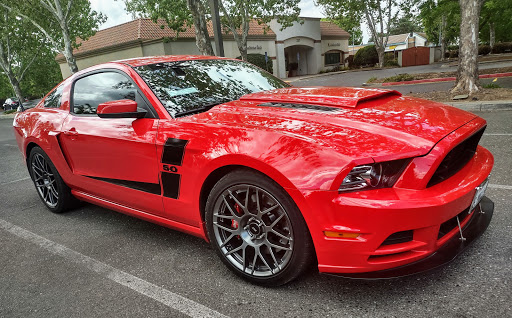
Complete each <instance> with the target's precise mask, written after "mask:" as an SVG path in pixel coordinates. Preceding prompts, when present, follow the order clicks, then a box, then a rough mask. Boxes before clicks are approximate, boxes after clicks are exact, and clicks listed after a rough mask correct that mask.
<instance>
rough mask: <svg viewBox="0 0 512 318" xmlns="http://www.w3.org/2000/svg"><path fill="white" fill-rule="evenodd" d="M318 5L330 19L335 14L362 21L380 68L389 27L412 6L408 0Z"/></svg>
mask: <svg viewBox="0 0 512 318" xmlns="http://www.w3.org/2000/svg"><path fill="white" fill-rule="evenodd" d="M318 3H319V4H320V5H322V6H323V7H324V9H325V12H326V13H327V15H328V16H329V18H331V19H334V18H335V17H336V15H337V13H336V12H347V14H349V15H350V16H353V17H357V18H359V19H361V18H362V19H364V21H365V22H366V24H367V25H368V28H369V30H370V34H371V36H372V38H373V39H374V43H375V48H376V49H377V53H378V54H379V66H380V67H382V66H383V65H384V52H385V50H386V45H387V43H388V38H389V30H390V26H391V25H392V23H393V22H394V21H396V18H397V17H398V16H399V15H400V13H401V12H402V11H403V10H404V9H405V8H407V7H408V8H411V6H412V2H411V1H409V0H395V1H393V0H318ZM334 14H336V15H334Z"/></svg>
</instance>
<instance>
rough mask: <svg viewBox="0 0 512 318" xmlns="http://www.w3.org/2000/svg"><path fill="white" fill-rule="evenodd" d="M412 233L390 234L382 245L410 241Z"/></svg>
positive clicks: (410, 231)
mask: <svg viewBox="0 0 512 318" xmlns="http://www.w3.org/2000/svg"><path fill="white" fill-rule="evenodd" d="M412 236H413V231H412V230H409V231H402V232H396V233H393V234H391V235H390V236H389V237H388V238H387V239H386V240H385V241H384V243H382V244H381V246H382V245H392V244H399V243H406V242H410V241H412Z"/></svg>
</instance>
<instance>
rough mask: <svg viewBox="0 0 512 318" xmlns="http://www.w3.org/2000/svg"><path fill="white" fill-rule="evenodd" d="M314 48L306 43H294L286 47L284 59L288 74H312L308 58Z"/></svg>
mask: <svg viewBox="0 0 512 318" xmlns="http://www.w3.org/2000/svg"><path fill="white" fill-rule="evenodd" d="M312 52H313V48H312V47H309V46H306V45H292V46H289V47H287V48H285V49H284V59H285V63H286V70H287V71H288V76H289V77H292V76H300V75H307V74H310V73H309V70H308V66H309V65H308V60H309V59H310V58H309V57H310V56H311V55H312Z"/></svg>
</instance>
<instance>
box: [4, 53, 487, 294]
mask: <svg viewBox="0 0 512 318" xmlns="http://www.w3.org/2000/svg"><path fill="white" fill-rule="evenodd" d="M485 126H486V122H485V121H484V120H483V119H482V118H480V117H478V116H476V115H473V114H471V113H468V112H465V111H461V110H458V109H455V108H452V107H448V106H445V105H442V104H438V103H434V102H431V101H425V100H420V99H415V98H410V97H403V96H401V95H400V93H398V92H396V91H389V90H380V89H359V88H338V87H312V88H295V87H291V86H290V85H288V84H287V83H285V82H283V81H281V80H279V79H277V78H275V77H273V76H272V75H270V74H268V73H266V72H264V71H262V70H261V69H259V68H257V67H254V66H252V65H250V64H248V63H245V62H241V61H237V60H232V59H219V58H215V57H204V56H181V57H178V56H164V57H152V58H141V59H132V60H125V61H118V62H112V63H106V64H102V65H98V66H94V67H91V68H88V69H86V70H83V71H81V72H79V73H77V74H74V75H73V76H71V77H70V78H68V79H66V80H64V81H63V82H62V83H61V84H60V85H58V86H57V87H56V88H55V89H54V90H53V91H51V92H50V93H49V94H48V95H47V96H46V97H45V98H44V99H43V100H42V101H41V103H40V104H39V105H38V106H36V107H35V108H33V109H30V110H27V111H25V112H22V113H19V114H18V115H17V116H16V118H15V120H14V131H15V135H16V138H17V142H18V145H19V148H20V150H21V152H22V153H23V156H24V158H25V160H26V163H27V167H28V170H29V171H30V175H31V177H32V179H33V181H34V184H35V187H36V189H37V192H38V194H39V196H40V197H41V199H42V201H43V202H44V204H45V205H46V207H47V208H48V209H50V210H51V211H53V212H56V213H60V212H63V211H65V210H67V209H69V208H70V207H72V206H73V204H74V203H75V201H77V199H78V200H81V201H87V202H91V203H94V204H98V205H101V206H104V207H107V208H110V209H113V210H117V211H120V212H123V213H126V214H129V215H133V216H136V217H139V218H142V219H145V220H148V221H151V222H155V223H158V224H161V225H164V226H168V227H171V228H174V229H177V230H180V231H184V232H187V233H190V234H192V235H196V236H199V237H202V238H204V239H205V240H208V241H209V242H211V244H212V245H213V246H214V249H215V250H216V251H217V252H218V254H219V255H220V258H221V259H222V261H223V262H224V263H225V264H226V265H227V266H228V267H229V268H230V269H231V270H232V271H234V272H235V273H236V274H238V275H239V276H241V277H243V278H245V279H248V280H250V281H252V282H255V283H259V284H263V285H280V284H284V283H286V282H289V281H291V280H292V279H294V278H296V277H297V276H299V275H300V274H301V273H302V272H303V271H304V270H305V269H306V268H307V267H308V266H309V265H310V264H311V263H312V262H314V261H317V263H318V268H319V270H320V272H324V273H334V274H339V275H343V276H350V277H373V278H379V277H393V276H400V275H407V274H411V273H416V272H419V271H423V270H425V269H429V268H432V267H436V266H438V265H440V264H443V263H446V262H447V261H449V260H451V259H453V258H454V257H455V256H456V255H457V254H458V253H459V252H460V251H461V250H462V249H463V248H464V247H465V246H467V244H468V243H469V242H471V241H472V240H473V239H475V238H476V237H478V236H479V234H481V233H482V232H483V231H484V230H485V229H486V227H487V225H488V224H489V222H490V220H491V217H492V213H493V210H494V206H493V203H492V201H490V200H489V199H487V198H486V197H484V192H485V188H486V185H487V178H488V176H489V173H490V172H491V169H492V166H493V157H492V155H491V153H490V152H489V151H487V150H486V149H484V148H483V147H481V146H479V145H478V142H479V139H480V137H481V136H482V134H483V131H484V129H485Z"/></svg>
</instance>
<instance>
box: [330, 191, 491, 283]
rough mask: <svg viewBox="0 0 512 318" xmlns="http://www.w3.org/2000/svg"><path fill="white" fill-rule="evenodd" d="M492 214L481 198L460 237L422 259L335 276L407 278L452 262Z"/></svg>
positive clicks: (489, 220) (479, 231) (481, 231)
mask: <svg viewBox="0 0 512 318" xmlns="http://www.w3.org/2000/svg"><path fill="white" fill-rule="evenodd" d="M493 212H494V203H493V202H492V201H491V200H490V199H489V198H487V197H483V198H482V200H481V201H480V204H478V205H477V208H476V210H475V212H474V214H473V215H472V217H471V219H470V220H469V222H468V223H467V224H466V226H465V227H464V229H463V230H462V237H461V236H460V235H455V236H453V237H452V238H451V239H450V240H448V241H447V242H446V243H445V244H444V245H443V246H442V247H441V248H439V249H438V250H437V251H435V252H434V253H433V254H431V255H430V256H428V257H426V258H424V259H421V260H419V261H416V262H414V263H411V264H407V265H403V266H400V267H395V268H390V269H386V270H380V271H375V272H367V273H347V274H337V275H338V276H342V277H347V278H356V279H357V278H358V279H385V278H395V277H403V276H409V275H413V274H417V273H421V272H425V271H428V270H432V269H434V268H437V267H439V266H442V265H445V264H447V263H449V262H451V261H452V260H454V259H455V257H457V255H459V254H460V253H462V252H463V251H464V250H465V249H466V248H467V247H468V246H469V245H470V244H471V243H472V242H473V241H474V240H476V239H477V238H478V237H479V236H480V235H481V234H482V233H483V232H485V230H486V229H487V226H489V223H491V219H492V215H493Z"/></svg>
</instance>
